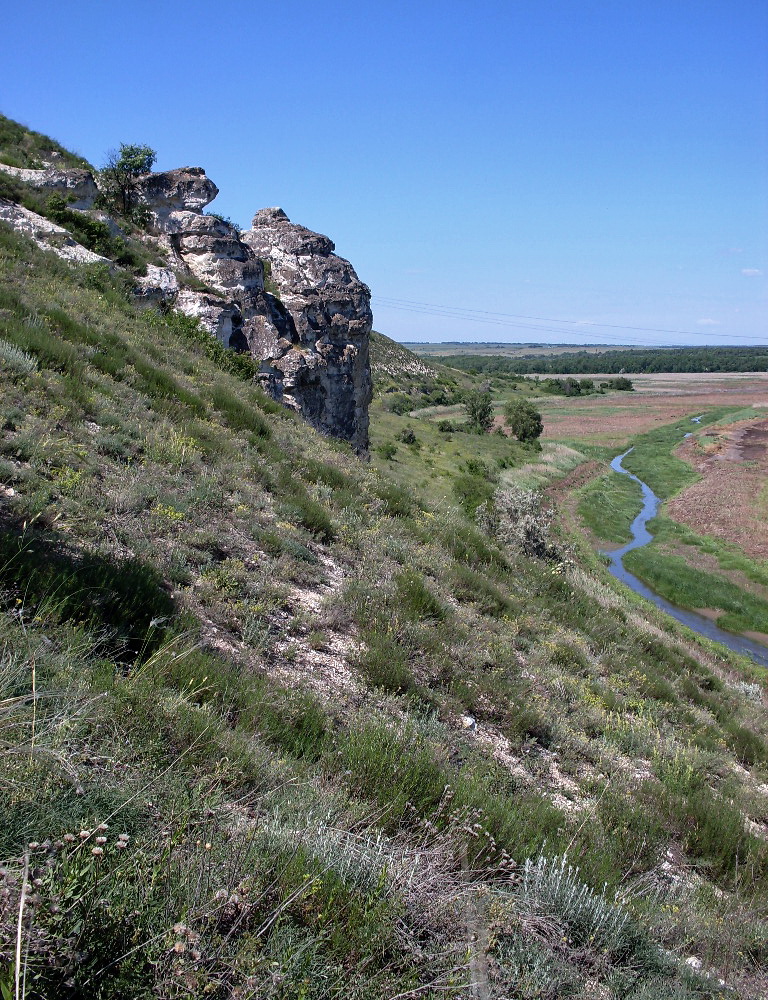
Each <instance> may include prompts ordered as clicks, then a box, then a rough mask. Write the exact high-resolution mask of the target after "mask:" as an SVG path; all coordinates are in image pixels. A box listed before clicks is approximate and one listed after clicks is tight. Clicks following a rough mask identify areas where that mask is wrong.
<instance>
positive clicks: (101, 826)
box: [96, 823, 109, 833]
mask: <svg viewBox="0 0 768 1000" xmlns="http://www.w3.org/2000/svg"><path fill="white" fill-rule="evenodd" d="M96 829H97V830H101V831H102V833H103V832H104V830H108V829H109V824H107V823H99V825H98V826H97V827H96Z"/></svg>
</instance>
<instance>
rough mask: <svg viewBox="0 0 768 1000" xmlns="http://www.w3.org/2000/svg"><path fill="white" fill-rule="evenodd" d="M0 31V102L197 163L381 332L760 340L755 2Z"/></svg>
mask: <svg viewBox="0 0 768 1000" xmlns="http://www.w3.org/2000/svg"><path fill="white" fill-rule="evenodd" d="M3 22H4V25H3V26H4V32H3V33H4V37H5V44H4V46H3V48H4V52H3V69H2V75H1V76H0V111H2V112H3V113H4V114H6V115H9V116H10V117H12V118H16V119H18V120H20V121H22V122H24V123H25V124H27V125H29V126H30V127H32V128H35V129H37V130H39V131H42V132H47V133H48V134H51V135H53V136H54V137H55V138H57V139H59V140H60V141H61V142H63V143H64V144H65V145H68V146H70V147H73V148H75V149H76V150H77V151H78V152H80V153H82V154H83V155H84V156H86V157H88V159H90V160H91V161H92V162H94V163H96V164H97V165H99V164H100V163H102V162H103V161H104V158H105V155H106V153H107V151H108V150H110V149H113V148H115V147H117V146H118V145H119V143H120V142H139V143H147V144H149V145H150V146H152V147H153V148H155V149H157V151H158V162H157V169H168V168H171V167H175V166H183V165H199V166H203V167H205V169H206V171H207V172H208V174H209V176H210V177H211V178H212V179H213V180H214V181H215V182H216V184H217V185H218V186H219V188H220V190H221V193H220V195H219V197H218V198H217V199H216V202H215V203H214V205H213V206H212V208H213V209H214V210H216V211H219V212H222V213H223V214H225V215H229V216H231V217H232V218H233V219H234V220H236V221H238V222H239V223H240V224H241V225H243V226H247V225H250V220H251V217H252V216H253V214H254V213H255V211H256V210H257V209H259V208H262V207H264V206H266V205H280V206H282V207H283V208H284V209H285V211H286V212H287V213H288V215H289V216H290V217H291V219H292V220H293V221H295V222H301V223H303V224H304V225H306V226H309V227H310V228H311V229H316V230H318V231H320V232H323V233H326V234H327V235H328V236H330V237H331V238H332V239H333V240H334V241H335V243H336V246H337V249H338V251H339V253H341V254H342V255H343V256H345V257H348V258H349V259H350V260H351V261H352V263H353V264H354V266H355V268H356V269H357V271H358V273H359V275H360V277H361V278H362V279H363V280H364V281H366V282H367V283H368V284H369V285H370V286H371V290H372V292H373V296H374V313H375V326H376V328H377V329H379V330H381V331H382V332H384V333H387V334H388V335H390V336H393V337H395V338H396V339H399V340H421V341H426V340H485V341H491V340H492V341H549V342H552V341H556V342H566V343H571V342H572V343H584V342H592V343H605V342H608V343H649V344H654V343H661V344H665V343H667V344H671V343H733V344H735V343H740V342H743V343H750V342H751V343H755V342H763V343H766V342H768V329H767V328H766V315H767V313H766V287H767V286H766V275H768V0H727V2H726V0H722V2H721V0H663V2H662V0H506V2H501V0H497V2H491V0H475V2H473V3H470V2H463V0H462V2H460V0H454V2H451V0H442V2H439V3H438V2H433V0H421V2H419V0H412V2H410V3H406V2H398V0H394V2H389V3H386V4H383V3H374V2H367V0H357V2H354V3H353V2H346V0H342V2H334V0H326V2H324V3H322V4H320V3H316V2H315V3H310V2H308V0H281V2H280V3H275V4H266V3H255V2H252V0H219V2H217V3H215V4H213V3H202V2H198V0H184V2H180V0H131V2H129V3H125V4H120V5H118V4H113V3H105V2H103V0H69V2H67V3H55V4H54V3H50V2H45V3H43V2H39V0H26V2H25V3H23V4H21V3H20V4H7V5H6V9H5V11H4V14H3ZM11 42H12V44H11ZM667 331H669V332H667Z"/></svg>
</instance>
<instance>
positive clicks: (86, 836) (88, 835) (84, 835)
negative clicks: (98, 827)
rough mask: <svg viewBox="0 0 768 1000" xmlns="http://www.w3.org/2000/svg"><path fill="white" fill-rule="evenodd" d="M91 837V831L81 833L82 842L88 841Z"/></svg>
mask: <svg viewBox="0 0 768 1000" xmlns="http://www.w3.org/2000/svg"><path fill="white" fill-rule="evenodd" d="M90 835H91V831H90V830H81V831H80V839H81V840H87V839H88V838H89V837H90Z"/></svg>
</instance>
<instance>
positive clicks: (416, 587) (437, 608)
mask: <svg viewBox="0 0 768 1000" xmlns="http://www.w3.org/2000/svg"><path fill="white" fill-rule="evenodd" d="M395 588H396V595H397V613H398V615H401V616H402V617H403V618H406V619H408V620H409V621H435V622H441V621H445V619H446V617H447V610H446V608H445V605H444V604H443V603H442V601H439V600H438V599H437V597H435V595H434V594H433V593H432V591H431V590H430V589H429V587H427V585H426V583H425V582H424V577H423V576H422V575H421V574H420V573H417V572H416V571H415V570H411V569H406V570H402V571H401V572H400V573H398V574H396V576H395Z"/></svg>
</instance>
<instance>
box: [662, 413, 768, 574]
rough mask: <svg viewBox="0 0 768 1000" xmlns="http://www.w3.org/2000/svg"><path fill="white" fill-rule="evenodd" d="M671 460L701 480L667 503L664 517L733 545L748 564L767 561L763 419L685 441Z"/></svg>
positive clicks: (767, 448)
mask: <svg viewBox="0 0 768 1000" xmlns="http://www.w3.org/2000/svg"><path fill="white" fill-rule="evenodd" d="M675 454H676V455H677V456H678V457H679V458H682V459H683V460H684V461H686V462H688V463H690V465H692V466H693V467H694V468H695V469H696V471H697V472H698V473H699V475H700V476H701V477H702V478H701V479H700V480H699V482H697V483H694V484H693V485H692V486H689V487H688V489H686V490H684V491H683V492H682V493H681V494H679V495H678V496H676V497H673V498H672V499H671V500H670V501H668V503H667V508H666V510H667V513H668V515H669V516H670V517H671V518H673V519H674V520H675V521H678V522H679V523H680V524H686V525H688V526H689V527H691V528H692V529H693V530H694V531H696V532H698V533H699V534H702V535H714V536H715V537H717V538H721V539H723V540H724V541H727V542H731V543H732V544H734V545H737V546H738V547H739V548H740V549H742V550H743V551H744V552H745V553H746V554H747V555H748V556H751V557H752V558H753V559H768V522H766V520H765V517H764V516H763V512H762V510H761V509H760V496H761V493H762V491H763V490H764V489H765V486H766V481H767V477H768V419H761V420H752V421H744V422H743V423H739V424H734V425H733V426H732V427H729V428H726V429H724V430H722V431H721V432H719V433H718V434H717V435H705V436H703V437H701V438H698V437H697V438H688V439H687V440H686V441H684V442H683V443H682V444H681V445H680V447H679V448H677V449H676V451H675Z"/></svg>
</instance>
